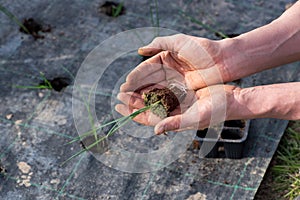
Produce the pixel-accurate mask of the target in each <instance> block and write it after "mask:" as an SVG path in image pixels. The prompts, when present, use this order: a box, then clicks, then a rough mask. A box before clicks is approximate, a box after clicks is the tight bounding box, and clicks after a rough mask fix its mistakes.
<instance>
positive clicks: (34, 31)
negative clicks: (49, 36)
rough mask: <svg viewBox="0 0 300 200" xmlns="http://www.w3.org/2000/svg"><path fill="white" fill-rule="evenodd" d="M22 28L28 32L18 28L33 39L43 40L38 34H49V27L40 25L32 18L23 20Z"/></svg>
mask: <svg viewBox="0 0 300 200" xmlns="http://www.w3.org/2000/svg"><path fill="white" fill-rule="evenodd" d="M23 26H24V27H25V28H26V29H27V30H28V32H27V31H26V30H24V29H23V28H22V27H20V31H21V32H23V33H25V34H30V35H32V36H33V37H34V39H43V38H44V36H43V35H40V34H39V32H51V26H50V25H42V24H40V23H39V22H37V21H36V20H35V19H33V18H28V19H24V20H23Z"/></svg>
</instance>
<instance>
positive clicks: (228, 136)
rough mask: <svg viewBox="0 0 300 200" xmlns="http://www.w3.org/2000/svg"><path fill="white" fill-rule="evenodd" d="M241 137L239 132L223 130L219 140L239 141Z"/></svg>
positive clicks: (241, 134)
mask: <svg viewBox="0 0 300 200" xmlns="http://www.w3.org/2000/svg"><path fill="white" fill-rule="evenodd" d="M242 137H243V133H241V132H240V131H239V130H223V131H222V133H221V138H222V139H225V140H240V139H242Z"/></svg>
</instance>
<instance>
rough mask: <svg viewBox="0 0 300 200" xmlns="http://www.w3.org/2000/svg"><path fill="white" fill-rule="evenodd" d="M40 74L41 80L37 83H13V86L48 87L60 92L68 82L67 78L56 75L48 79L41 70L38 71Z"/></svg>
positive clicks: (28, 87) (22, 87) (25, 87)
mask: <svg viewBox="0 0 300 200" xmlns="http://www.w3.org/2000/svg"><path fill="white" fill-rule="evenodd" d="M40 76H41V79H42V82H40V83H39V84H38V85H29V86H28V85H15V86H14V87H16V88H21V89H48V90H55V91H58V92H60V91H61V90H62V89H63V88H65V87H67V86H68V85H69V84H70V79H69V78H65V77H56V78H54V79H52V80H49V79H47V78H46V77H45V75H44V74H43V73H42V72H40Z"/></svg>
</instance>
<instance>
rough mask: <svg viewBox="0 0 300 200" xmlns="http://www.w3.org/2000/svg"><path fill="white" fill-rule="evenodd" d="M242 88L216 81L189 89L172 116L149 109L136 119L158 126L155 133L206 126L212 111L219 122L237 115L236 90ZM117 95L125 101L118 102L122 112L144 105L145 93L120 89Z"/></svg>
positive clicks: (215, 119)
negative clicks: (120, 91) (216, 83)
mask: <svg viewBox="0 0 300 200" xmlns="http://www.w3.org/2000/svg"><path fill="white" fill-rule="evenodd" d="M239 91H240V88H237V87H235V86H230V85H214V86H210V87H206V88H203V89H199V90H197V91H196V92H193V91H189V92H188V95H187V97H186V98H185V100H184V101H183V102H182V104H181V105H180V107H177V108H176V109H175V110H174V111H173V112H172V113H171V114H170V116H169V117H167V118H165V119H160V118H159V117H157V116H155V115H154V114H152V113H151V112H150V111H147V112H144V113H142V114H140V115H138V116H137V117H135V118H134V119H133V120H135V121H137V122H139V123H142V124H145V125H152V126H155V129H154V131H155V133H156V134H162V133H164V132H167V131H181V130H186V129H204V128H207V127H208V126H209V125H210V123H211V120H210V119H211V117H212V113H213V114H214V116H215V117H214V121H213V122H212V123H214V124H216V123H220V122H222V121H224V120H225V119H230V118H231V116H235V115H236V112H237V113H238V112H239V111H238V110H237V109H235V108H237V106H236V104H237V103H236V96H235V92H237V93H239ZM118 98H119V99H120V100H121V101H122V102H123V103H124V104H125V105H124V104H118V105H116V110H117V111H118V112H119V113H120V114H122V115H129V114H131V113H132V112H134V111H136V110H137V109H140V108H142V107H144V101H143V99H142V93H138V92H128V93H120V94H119V95H118ZM215 114H216V115H215Z"/></svg>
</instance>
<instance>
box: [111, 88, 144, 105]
mask: <svg viewBox="0 0 300 200" xmlns="http://www.w3.org/2000/svg"><path fill="white" fill-rule="evenodd" d="M117 98H118V99H119V100H120V101H122V102H123V103H124V104H126V105H128V106H130V107H133V108H138V109H139V108H142V107H144V106H145V104H144V99H143V98H142V96H141V94H137V93H134V92H130V93H124V92H122V93H119V94H118V96H117Z"/></svg>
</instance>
